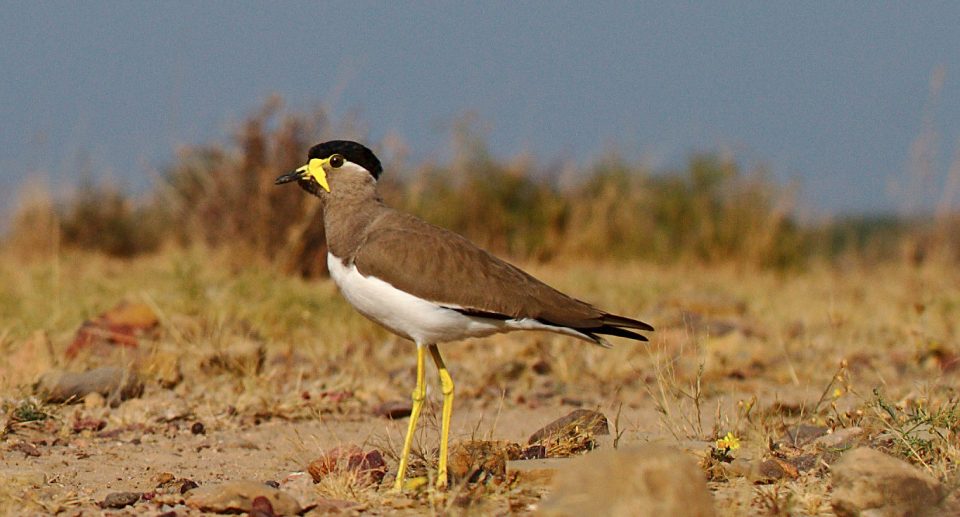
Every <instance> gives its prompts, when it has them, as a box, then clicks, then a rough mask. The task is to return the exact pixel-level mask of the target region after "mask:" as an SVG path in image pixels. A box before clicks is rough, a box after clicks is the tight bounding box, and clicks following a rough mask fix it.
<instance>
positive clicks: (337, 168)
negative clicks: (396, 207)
mask: <svg viewBox="0 0 960 517" xmlns="http://www.w3.org/2000/svg"><path fill="white" fill-rule="evenodd" d="M381 172H383V167H382V166H381V165H380V160H378V159H377V157H376V155H374V154H373V151H371V150H370V149H367V148H366V147H365V146H363V145H362V144H358V143H356V142H351V141H349V140H331V141H329V142H324V143H322V144H317V145H315V146H313V147H311V148H310V153H309V154H308V155H307V163H306V165H304V166H303V167H300V168H299V169H297V170H295V171H292V172H288V173H287V174H284V175H283V176H280V177H279V178H277V179H276V181H275V182H274V183H275V184H277V185H281V184H283V183H289V182H291V181H296V182H297V184H298V185H300V187H301V188H302V189H304V190H306V191H307V192H310V193H311V194H314V195H316V196H318V197H320V198H323V197H324V196H325V195H327V194H331V193H332V192H333V191H334V190H336V189H337V188H338V187H339V186H341V185H348V184H350V183H358V182H363V183H367V182H369V181H370V178H373V182H374V183H375V182H376V180H377V178H379V177H380V173H381Z"/></svg>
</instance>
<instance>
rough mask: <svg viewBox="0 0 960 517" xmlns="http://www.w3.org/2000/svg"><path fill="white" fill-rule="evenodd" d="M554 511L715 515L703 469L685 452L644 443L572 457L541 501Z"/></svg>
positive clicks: (545, 512)
mask: <svg viewBox="0 0 960 517" xmlns="http://www.w3.org/2000/svg"><path fill="white" fill-rule="evenodd" d="M541 510H542V515H552V516H561V515H569V516H577V517H579V516H583V515H606V516H638V517H644V516H661V515H684V516H690V517H699V516H712V515H714V514H715V513H714V508H713V497H712V496H711V495H710V491H709V490H708V489H707V483H706V480H705V479H704V475H703V472H702V471H701V470H700V468H699V467H698V466H697V463H696V462H695V461H694V460H693V458H691V457H690V456H688V455H687V454H685V453H683V452H680V451H679V450H677V449H674V448H671V447H664V446H661V445H644V446H640V447H630V448H626V449H609V450H602V451H598V452H594V453H591V454H588V455H585V456H583V457H580V458H577V459H574V460H570V463H569V465H568V466H566V467H565V468H563V469H562V470H560V471H559V472H558V473H557V476H556V481H555V483H554V485H553V490H552V491H551V493H550V495H549V496H548V497H547V499H546V500H545V501H544V503H543V505H542V506H541Z"/></svg>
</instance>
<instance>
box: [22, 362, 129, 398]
mask: <svg viewBox="0 0 960 517" xmlns="http://www.w3.org/2000/svg"><path fill="white" fill-rule="evenodd" d="M34 389H35V391H36V392H37V393H38V394H40V395H41V396H42V397H43V398H44V400H46V401H47V402H80V401H82V400H84V398H85V397H86V396H87V395H88V394H90V393H99V394H100V395H102V396H103V397H105V398H106V400H107V401H108V402H109V403H110V404H111V405H114V406H115V405H118V404H119V403H120V401H122V400H127V399H130V398H134V397H139V396H140V395H141V394H142V393H143V383H142V382H140V378H139V376H137V374H136V373H134V372H133V371H131V370H128V369H125V368H117V367H113V366H106V367H103V368H96V369H94V370H88V371H85V372H65V371H61V370H54V371H51V372H47V373H46V374H44V375H43V376H42V377H41V378H40V382H38V383H37V384H36V386H34Z"/></svg>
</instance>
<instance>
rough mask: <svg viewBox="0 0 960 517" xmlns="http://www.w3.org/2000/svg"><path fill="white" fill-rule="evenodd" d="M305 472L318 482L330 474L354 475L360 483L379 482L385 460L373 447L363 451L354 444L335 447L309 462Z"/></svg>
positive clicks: (382, 475)
mask: <svg viewBox="0 0 960 517" xmlns="http://www.w3.org/2000/svg"><path fill="white" fill-rule="evenodd" d="M307 472H309V473H310V476H311V477H312V478H313V482H314V483H319V482H320V481H321V480H322V479H323V478H324V477H326V476H329V475H331V474H338V473H339V474H348V475H351V476H356V480H357V482H358V483H359V484H361V485H371V484H380V482H381V481H383V477H384V476H385V475H386V474H387V462H386V461H384V459H383V455H382V454H381V453H380V451H378V450H376V449H373V450H370V451H367V452H364V450H363V449H361V448H360V447H357V446H356V445H350V446H346V447H336V448H334V449H331V450H329V451H327V452H325V453H324V454H323V455H322V456H320V457H319V458H317V459H315V460H313V461H312V462H310V465H309V466H308V467H307Z"/></svg>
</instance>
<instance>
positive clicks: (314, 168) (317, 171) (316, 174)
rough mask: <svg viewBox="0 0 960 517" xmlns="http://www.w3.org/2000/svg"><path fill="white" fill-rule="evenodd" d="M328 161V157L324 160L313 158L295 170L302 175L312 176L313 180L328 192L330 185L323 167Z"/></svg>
mask: <svg viewBox="0 0 960 517" xmlns="http://www.w3.org/2000/svg"><path fill="white" fill-rule="evenodd" d="M328 161H330V159H329V158H327V159H326V160H321V159H319V158H314V159H312V160H310V163H308V164H306V165H304V166H303V167H300V168H299V169H297V172H299V173H301V174H303V176H304V177H310V178H313V180H314V181H316V182H317V183H318V184H319V185H320V186H321V187H323V190H326V191H327V192H330V185H329V184H328V183H327V170H326V169H324V168H323V166H324V165H325V164H326V163H327V162H328Z"/></svg>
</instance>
